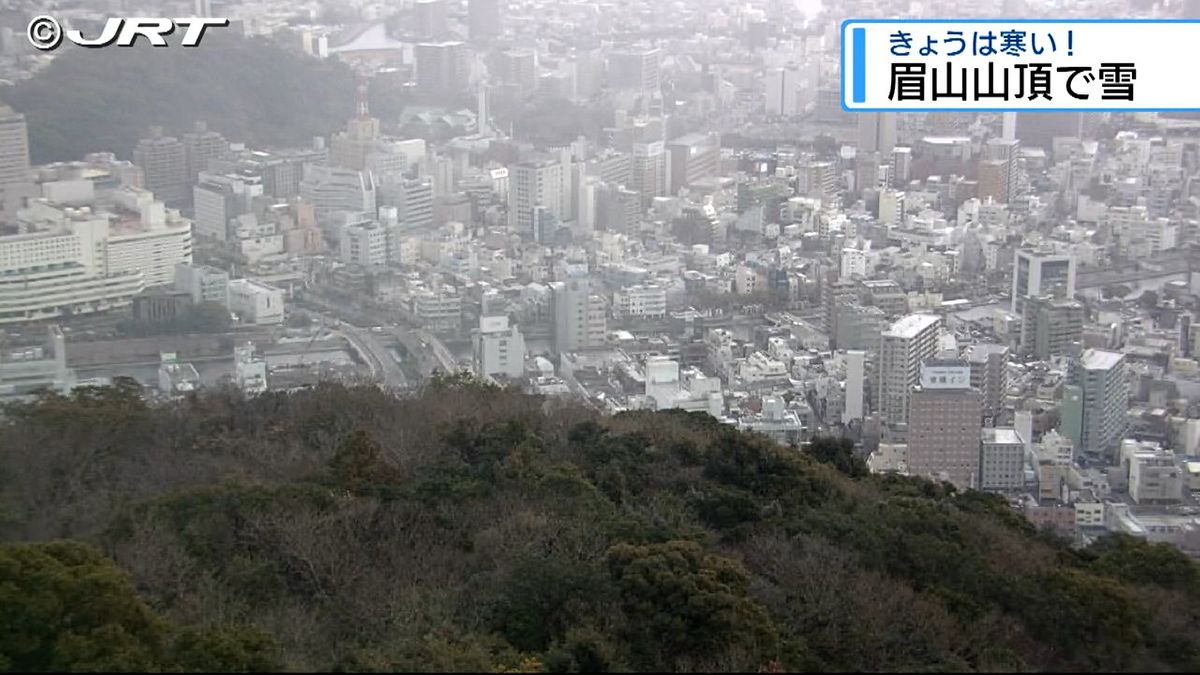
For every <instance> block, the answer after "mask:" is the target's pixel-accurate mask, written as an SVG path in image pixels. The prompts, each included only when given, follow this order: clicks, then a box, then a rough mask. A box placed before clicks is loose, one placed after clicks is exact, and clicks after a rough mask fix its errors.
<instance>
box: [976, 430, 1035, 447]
mask: <svg viewBox="0 0 1200 675" xmlns="http://www.w3.org/2000/svg"><path fill="white" fill-rule="evenodd" d="M983 442H984V443H991V444H993V445H1025V440H1024V439H1022V438H1021V434H1019V433H1017V430H1016V429H1004V428H987V429H984V430H983Z"/></svg>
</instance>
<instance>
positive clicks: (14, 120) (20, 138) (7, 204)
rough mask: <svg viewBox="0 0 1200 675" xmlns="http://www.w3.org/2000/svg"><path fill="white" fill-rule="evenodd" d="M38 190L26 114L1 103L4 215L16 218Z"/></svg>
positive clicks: (0, 207)
mask: <svg viewBox="0 0 1200 675" xmlns="http://www.w3.org/2000/svg"><path fill="white" fill-rule="evenodd" d="M36 194H37V188H36V186H35V185H34V184H33V175H32V173H31V172H30V170H29V133H28V130H27V129H26V126H25V116H24V115H22V114H20V113H18V112H14V111H13V110H12V108H9V107H8V106H0V218H2V219H4V220H5V221H10V222H11V221H12V220H15V219H16V216H17V210H18V209H20V208H21V207H22V206H24V205H25V200H26V198H28V197H32V196H34V195H36Z"/></svg>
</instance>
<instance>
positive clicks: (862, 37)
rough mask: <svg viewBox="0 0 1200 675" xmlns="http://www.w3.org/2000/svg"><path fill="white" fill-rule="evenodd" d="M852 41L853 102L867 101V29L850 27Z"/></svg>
mask: <svg viewBox="0 0 1200 675" xmlns="http://www.w3.org/2000/svg"><path fill="white" fill-rule="evenodd" d="M851 33H852V34H853V37H852V38H851V41H852V42H853V43H854V102H855V103H866V102H867V29H866V28H854V29H851Z"/></svg>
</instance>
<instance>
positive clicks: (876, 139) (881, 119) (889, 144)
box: [858, 112, 896, 155]
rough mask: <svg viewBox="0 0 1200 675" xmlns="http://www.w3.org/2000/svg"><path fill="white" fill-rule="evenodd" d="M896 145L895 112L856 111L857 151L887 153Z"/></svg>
mask: <svg viewBox="0 0 1200 675" xmlns="http://www.w3.org/2000/svg"><path fill="white" fill-rule="evenodd" d="M895 147H896V113H890V112H867V113H858V152H878V153H881V154H883V155H889V154H891V152H892V149H893V148H895Z"/></svg>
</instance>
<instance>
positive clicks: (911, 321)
mask: <svg viewBox="0 0 1200 675" xmlns="http://www.w3.org/2000/svg"><path fill="white" fill-rule="evenodd" d="M939 321H941V318H940V317H937V316H934V315H932V314H909V315H908V316H906V317H902V318H900V319H898V320H897V321H896V322H895V323H893V324H892V325H891V327H889V328H888V329H887V330H885V331H884V332H883V335H884V337H895V338H914V337H916V336H918V335H920V334H921V333H922V332H924V331H926V330H928V329H929V328H930V327H932V326H935V325H937V323H938V322H939Z"/></svg>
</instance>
